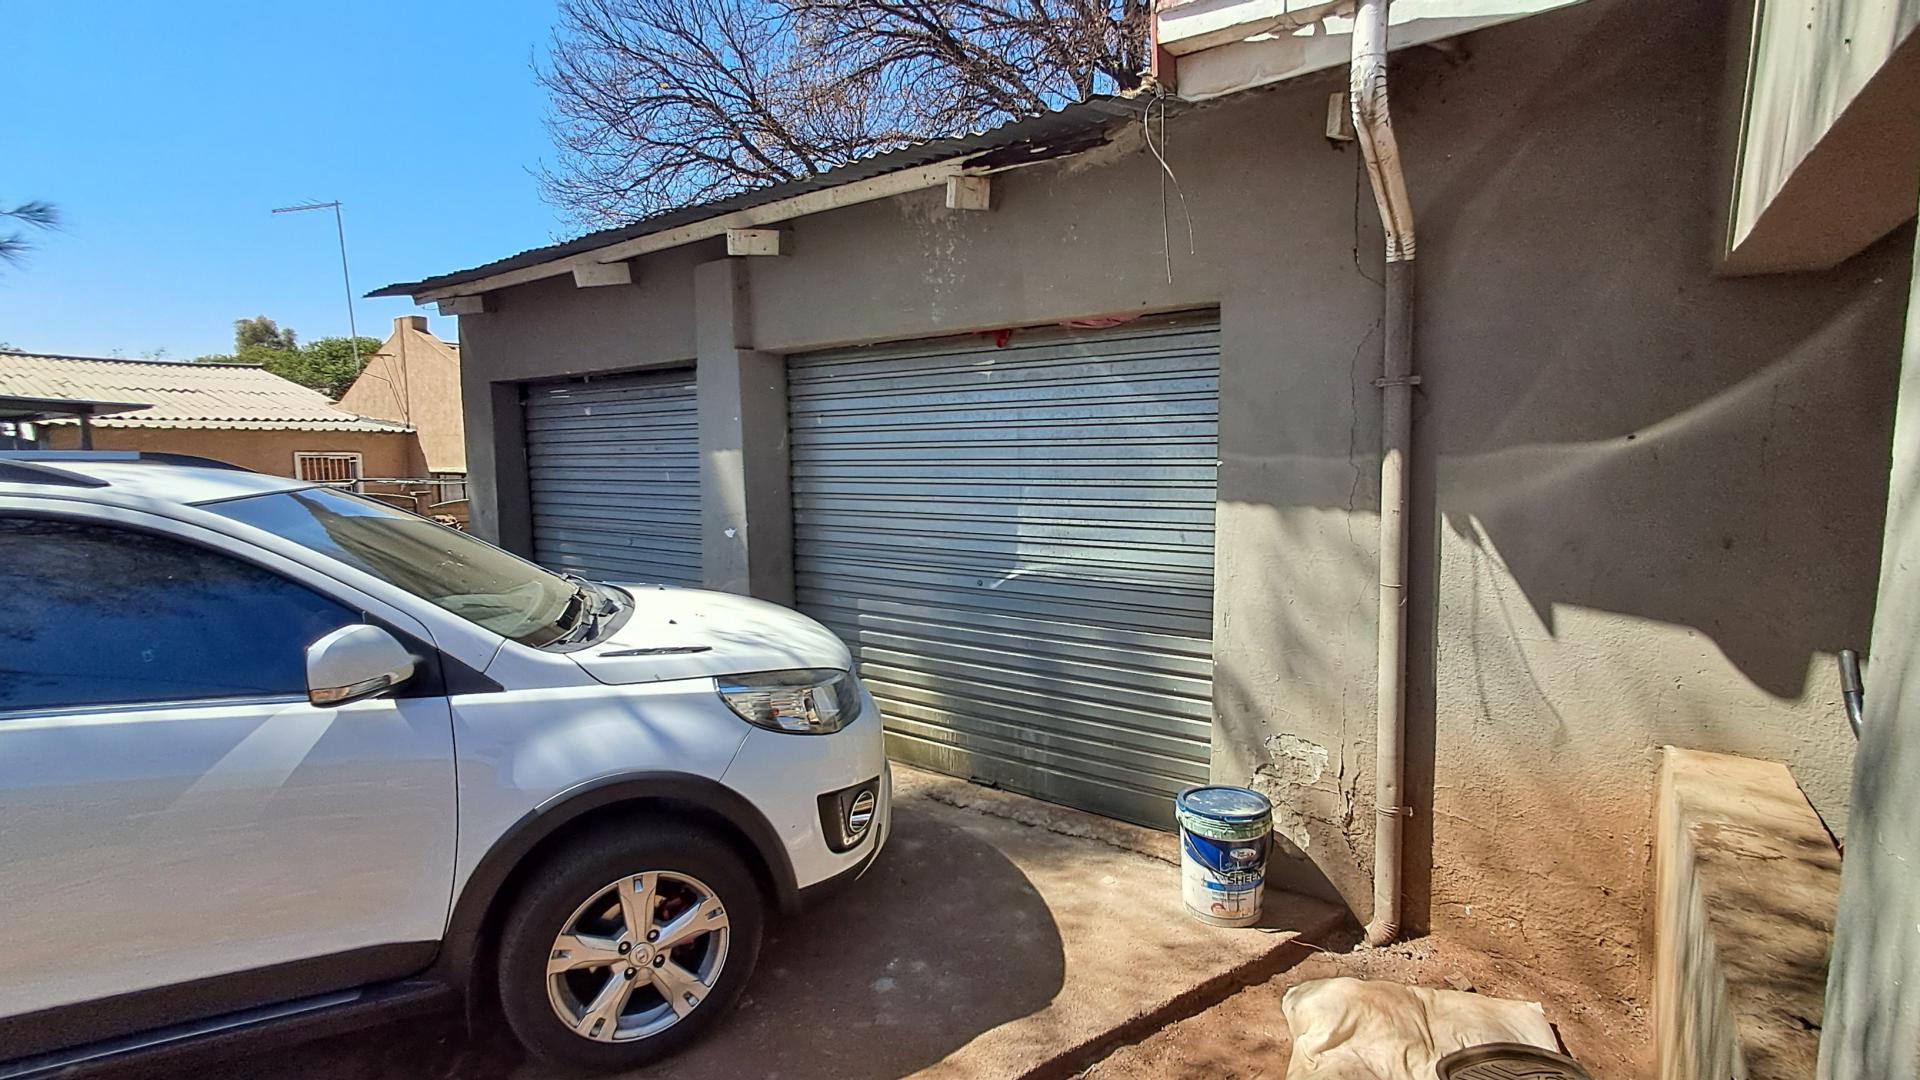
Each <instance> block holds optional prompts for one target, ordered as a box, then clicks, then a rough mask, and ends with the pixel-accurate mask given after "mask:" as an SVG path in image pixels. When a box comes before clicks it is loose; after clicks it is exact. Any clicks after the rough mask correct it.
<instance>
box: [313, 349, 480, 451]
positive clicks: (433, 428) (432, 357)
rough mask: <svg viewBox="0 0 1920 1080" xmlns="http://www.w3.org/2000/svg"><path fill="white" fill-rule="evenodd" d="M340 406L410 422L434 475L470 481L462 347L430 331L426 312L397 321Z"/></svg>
mask: <svg viewBox="0 0 1920 1080" xmlns="http://www.w3.org/2000/svg"><path fill="white" fill-rule="evenodd" d="M337 404H338V406H339V407H340V408H341V409H344V410H346V411H347V412H350V413H353V414H354V415H356V416H367V417H373V418H375V419H380V420H393V421H396V422H398V423H402V424H405V425H407V426H408V427H410V428H412V429H413V430H414V432H415V433H416V434H417V435H418V437H419V440H420V452H421V453H422V454H423V455H424V456H425V459H426V466H427V472H428V474H429V475H431V476H433V477H437V478H442V479H444V480H445V481H447V482H449V483H451V484H457V483H459V482H462V481H464V480H465V478H466V472H467V442H466V437H465V434H464V431H463V426H462V418H461V413H460V353H459V347H458V346H456V345H452V344H450V343H448V342H445V341H441V340H440V339H439V338H437V337H434V336H433V335H432V334H430V333H428V332H427V320H426V317H425V316H422V315H402V316H400V317H398V318H396V319H394V320H393V333H392V335H390V336H389V337H388V338H387V340H386V342H385V343H384V344H382V345H381V346H380V350H379V351H378V352H376V353H374V354H373V355H372V356H371V357H369V358H368V360H367V366H366V367H365V368H364V369H363V370H362V371H361V372H360V377H359V378H358V379H355V380H354V382H353V385H352V386H349V387H347V391H346V393H344V394H341V395H340V400H339V402H337Z"/></svg>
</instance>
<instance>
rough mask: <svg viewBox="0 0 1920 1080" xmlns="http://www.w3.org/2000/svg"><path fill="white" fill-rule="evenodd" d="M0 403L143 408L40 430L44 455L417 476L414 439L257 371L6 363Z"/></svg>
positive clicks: (0, 356) (335, 475) (327, 476)
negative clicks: (180, 457)
mask: <svg viewBox="0 0 1920 1080" xmlns="http://www.w3.org/2000/svg"><path fill="white" fill-rule="evenodd" d="M0 396H11V397H23V398H45V399H79V400H83V401H88V400H90V401H104V402H119V403H128V404H138V405H140V406H141V407H140V408H136V409H128V410H121V411H115V412H111V413H105V414H102V415H95V416H92V417H90V418H88V420H87V421H86V423H85V425H84V429H83V425H82V422H81V420H80V419H79V418H78V417H60V416H51V417H48V418H45V419H43V420H41V422H40V424H39V426H40V427H41V428H42V429H43V431H44V434H43V436H42V437H41V440H40V441H41V442H42V444H43V445H45V446H48V447H50V448H52V449H60V450H71V449H78V448H80V447H81V446H82V445H83V443H89V444H90V447H89V448H91V449H95V450H149V451H167V452H170V453H176V454H194V455H198V456H201V457H209V458H216V459H218V460H220V461H225V462H228V463H230V464H233V465H239V466H241V467H243V468H248V469H253V470H255V471H258V472H265V473H273V474H275V475H277V476H293V477H298V478H301V479H305V480H325V481H335V482H343V481H352V480H357V479H359V478H361V477H363V476H382V477H387V476H416V475H419V474H420V473H422V472H423V471H424V469H425V462H424V460H423V457H422V454H421V451H420V441H419V438H418V437H417V435H416V433H415V432H414V430H413V429H412V428H411V427H409V426H407V425H405V424H401V423H396V422H393V421H390V420H376V419H369V418H367V417H364V416H356V415H354V414H353V413H350V412H347V411H346V410H344V409H341V408H339V407H337V406H335V405H334V403H333V402H331V401H328V400H327V397H326V395H325V394H322V393H320V392H319V391H317V390H310V389H308V388H307V387H304V386H301V385H299V384H297V383H293V382H289V381H288V380H286V379H283V378H281V377H280V376H278V375H275V374H274V373H272V372H271V371H268V370H266V369H265V368H262V367H258V366H256V365H252V364H194V363H173V362H164V361H153V360H119V359H111V358H107V357H96V356H41V355H33V354H27V353H0Z"/></svg>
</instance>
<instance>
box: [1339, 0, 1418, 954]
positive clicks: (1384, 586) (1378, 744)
mask: <svg viewBox="0 0 1920 1080" xmlns="http://www.w3.org/2000/svg"><path fill="white" fill-rule="evenodd" d="M1387 4H1388V0H1358V2H1357V3H1356V5H1355V8H1354V14H1353V60H1352V66H1351V68H1350V69H1349V77H1348V96H1349V98H1350V100H1351V102H1352V106H1353V127H1354V132H1355V134H1356V135H1357V136H1358V137H1359V142H1360V152H1361V155H1362V156H1363V157H1364V158H1365V161H1366V166H1367V179H1368V180H1369V181H1370V183H1371V186H1372V188H1373V199H1374V203H1375V204H1376V205H1377V206H1378V207H1379V210H1380V225H1381V228H1382V230H1383V231H1384V232H1385V234H1386V241H1387V266H1386V295H1385V297H1384V298H1383V306H1384V310H1383V312H1382V324H1383V327H1384V330H1385V341H1384V345H1383V348H1382V355H1381V360H1380V378H1378V379H1376V380H1374V384H1375V385H1376V386H1378V387H1380V397H1381V423H1380V620H1379V642H1378V645H1377V647H1376V652H1377V655H1378V658H1379V674H1378V678H1379V682H1378V693H1377V697H1376V706H1375V708H1376V712H1375V715H1374V778H1373V785H1374V788H1373V810H1374V836H1373V918H1372V920H1371V921H1369V922H1368V923H1367V931H1366V933H1367V943H1368V944H1369V945H1376V946H1377V945H1385V944H1387V943H1388V942H1390V941H1393V940H1394V939H1395V938H1397V937H1399V936H1400V931H1401V928H1402V922H1401V904H1400V893H1401V889H1400V866H1401V847H1402V845H1403V835H1404V828H1405V823H1406V818H1407V815H1408V813H1409V812H1410V810H1409V808H1408V807H1407V806H1406V805H1405V801H1406V800H1405V797H1404V793H1403V791H1402V787H1403V782H1404V776H1405V771H1406V745H1407V722H1406V721H1407V525H1406V518H1407V503H1408V481H1407V458H1408V456H1409V454H1410V452H1411V450H1412V447H1413V387H1414V384H1415V383H1417V382H1419V381H1420V380H1419V377H1418V376H1416V375H1415V374H1414V373H1413V283H1414V277H1413V255H1414V236H1413V205H1412V203H1411V202H1410V201H1409V200H1408V198H1407V183H1406V177H1405V176H1404V175H1403V174H1402V172H1401V169H1400V147H1399V144H1398V143H1397V142H1396V141H1395V139H1394V135H1393V118H1392V117H1391V116H1390V115H1389V113H1388V111H1387Z"/></svg>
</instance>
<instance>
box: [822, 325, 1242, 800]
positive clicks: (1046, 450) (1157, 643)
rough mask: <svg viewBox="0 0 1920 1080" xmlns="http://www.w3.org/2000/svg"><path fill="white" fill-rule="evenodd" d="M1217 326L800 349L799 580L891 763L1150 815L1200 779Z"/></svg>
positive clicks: (1209, 666)
mask: <svg viewBox="0 0 1920 1080" xmlns="http://www.w3.org/2000/svg"><path fill="white" fill-rule="evenodd" d="M1218 386H1219V333H1218V330H1217V326H1216V324H1215V323H1213V322H1211V321H1208V322H1205V323H1196V322H1193V321H1185V322H1176V321H1168V320H1162V321H1158V322H1156V323H1152V324H1147V323H1144V322H1143V323H1136V324H1132V325H1130V326H1128V327H1123V328H1120V329H1115V330H1109V331H1102V332H1095V333H1088V332H1080V333H1067V332H1061V331H1050V332H1039V331H1033V332H1022V333H1019V334H1016V335H1014V336H1013V338H1012V340H1011V341H1010V342H1009V343H1008V344H1007V345H1006V347H1004V348H995V347H994V345H993V343H992V342H990V341H984V340H981V339H978V338H974V339H964V340H946V341H940V342H923V343H918V344H916V345H911V346H889V347H874V348H867V349H861V350H852V351H845V352H838V353H833V354H824V355H817V356H810V357H795V358H793V360H792V361H791V363H790V367H789V372H788V392H789V395H790V403H791V404H790V407H791V415H790V421H791V436H792V462H793V505H794V544H795V546H794V555H795V579H796V580H795V584H796V588H797V593H798V599H799V603H800V606H801V608H802V609H803V610H804V611H806V612H807V613H808V614H810V615H812V616H814V617H815V618H817V619H819V620H821V621H822V622H824V623H826V624H827V625H828V626H830V627H832V628H833V629H834V630H835V631H836V632H837V633H838V634H839V635H840V636H841V637H842V638H844V639H845V640H846V641H847V643H848V644H849V645H850V646H851V647H852V649H853V651H854V655H855V657H856V659H857V660H858V662H859V666H860V671H861V674H862V675H863V676H864V677H865V678H866V680H867V682H868V685H869V686H870V687H871V688H872V689H873V692H874V695H875V697H876V698H877V699H878V700H879V702H880V706H881V711H882V712H883V713H884V714H885V717H886V725H887V731H888V740H887V741H888V750H889V752H890V753H891V754H892V755H893V756H894V757H896V758H898V759H900V760H903V761H907V762H911V763H914V764H919V765H924V766H928V767H931V768H934V769H938V770H940V771H943V772H948V773H953V774H956V775H961V776H970V777H974V778H977V779H981V780H985V781H988V782H991V783H995V784H998V785H1000V786H1003V787H1006V788H1009V789H1012V790H1016V791H1022V792H1026V793H1028V794H1032V795H1037V796H1040V797H1042V798H1046V799H1051V800H1053V801H1056V802H1061V803H1066V804H1068V805H1072V806H1078V807H1082V808H1085V809H1089V810H1093V811H1096V812H1099V813H1103V814H1107V815H1110V816H1113V817H1119V818H1124V819H1127V820H1130V821H1137V822H1141V823H1143V824H1149V825H1155V826H1160V827H1166V826H1168V825H1170V824H1171V822H1172V796H1173V794H1174V793H1175V792H1177V791H1178V790H1179V789H1180V788H1181V787H1183V786H1185V785H1188V784H1197V783H1205V782H1206V781H1207V778H1208V768H1207V763H1208V753H1209V744H1210V736H1211V732H1212V713H1213V708H1212V678H1213V649H1212V627H1213V519H1214V500H1215V475H1216V472H1217V465H1218V461H1217V421H1218V415H1219V393H1218Z"/></svg>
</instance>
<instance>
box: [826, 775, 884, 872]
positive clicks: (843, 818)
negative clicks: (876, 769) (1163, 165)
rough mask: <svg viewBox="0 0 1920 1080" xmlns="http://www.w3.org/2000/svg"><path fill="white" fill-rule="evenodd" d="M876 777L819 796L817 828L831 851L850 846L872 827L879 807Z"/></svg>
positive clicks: (878, 790) (850, 847)
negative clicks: (824, 837)
mask: <svg viewBox="0 0 1920 1080" xmlns="http://www.w3.org/2000/svg"><path fill="white" fill-rule="evenodd" d="M879 792H880V778H879V777H877V776H876V777H874V778H873V779H871V780H869V781H867V782H866V783H864V784H855V785H854V786H852V787H850V788H843V789H842V790H840V791H829V792H827V793H826V794H825V795H822V796H820V831H821V833H822V834H823V835H825V836H826V838H827V847H829V848H831V849H833V851H834V852H836V853H838V852H842V851H849V850H852V849H853V848H854V847H855V846H856V845H858V844H859V843H860V841H861V840H864V839H865V838H866V835H867V832H868V830H870V829H871V828H872V827H873V815H874V813H875V812H877V811H878V810H879V809H880V794H879Z"/></svg>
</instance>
